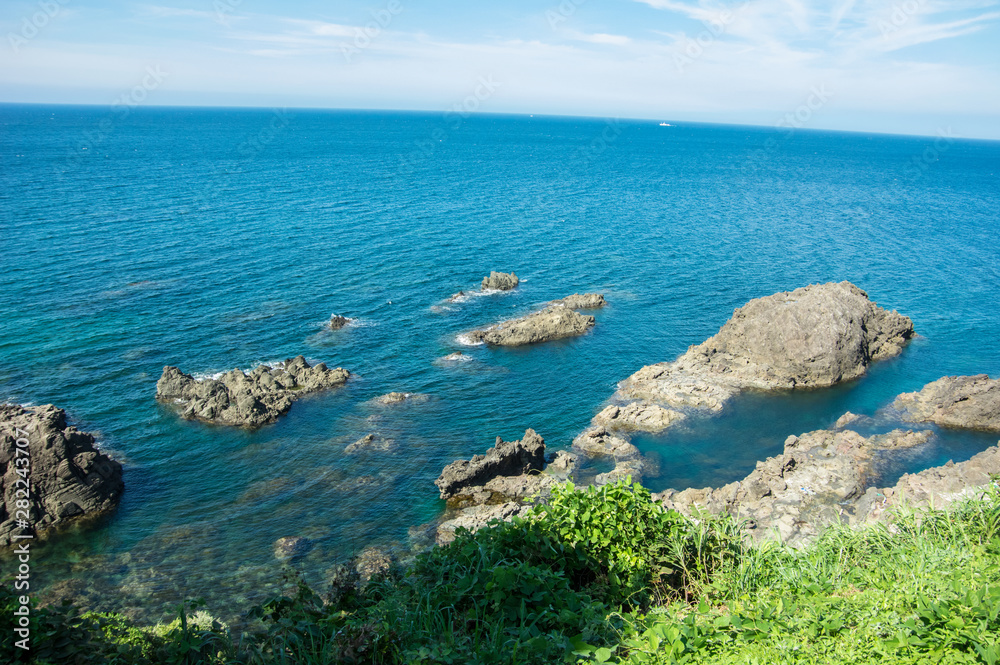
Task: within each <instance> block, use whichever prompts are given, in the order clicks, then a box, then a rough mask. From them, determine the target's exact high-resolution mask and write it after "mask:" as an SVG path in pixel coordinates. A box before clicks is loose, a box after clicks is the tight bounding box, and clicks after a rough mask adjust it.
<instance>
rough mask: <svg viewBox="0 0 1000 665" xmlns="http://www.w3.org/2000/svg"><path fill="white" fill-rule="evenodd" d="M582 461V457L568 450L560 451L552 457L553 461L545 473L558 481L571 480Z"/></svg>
mask: <svg viewBox="0 0 1000 665" xmlns="http://www.w3.org/2000/svg"><path fill="white" fill-rule="evenodd" d="M579 461H580V456H579V455H577V454H576V453H571V452H569V451H568V450H560V451H558V452H556V454H555V455H554V456H553V457H552V461H550V462H549V464H548V466H546V467H545V472H546V473H548V474H549V475H551V476H552V477H553V478H555V479H557V480H569V479H571V478H572V477H573V474H574V473H575V472H576V466H577V464H578V463H579Z"/></svg>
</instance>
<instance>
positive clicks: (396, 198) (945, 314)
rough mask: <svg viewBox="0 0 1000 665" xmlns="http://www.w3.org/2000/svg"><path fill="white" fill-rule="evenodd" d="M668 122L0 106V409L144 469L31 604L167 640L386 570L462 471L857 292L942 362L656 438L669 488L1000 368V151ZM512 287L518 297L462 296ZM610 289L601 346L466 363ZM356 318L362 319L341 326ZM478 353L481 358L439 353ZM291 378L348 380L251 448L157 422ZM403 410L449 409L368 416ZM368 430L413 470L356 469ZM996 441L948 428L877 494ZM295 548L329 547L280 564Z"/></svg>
mask: <svg viewBox="0 0 1000 665" xmlns="http://www.w3.org/2000/svg"><path fill="white" fill-rule="evenodd" d="M668 120H669V119H668ZM671 124H672V125H673V126H669V127H664V126H660V124H659V120H656V121H628V120H601V119H584V118H553V117H528V116H522V117H516V116H479V115H477V116H469V117H467V118H462V117H461V116H455V115H451V116H447V117H446V116H443V115H441V114H434V113H398V112H393V113H388V112H386V113H381V112H356V111H350V112H348V111H296V110H280V109H279V110H271V109H257V110H237V109H171V108H142V107H139V108H135V109H131V110H129V111H128V112H127V113H125V112H124V111H123V110H122V109H117V110H111V109H107V108H100V107H68V106H60V107H55V106H51V107H50V106H14V105H8V106H0V163H2V164H3V167H2V169H0V268H2V270H0V312H2V318H0V401H11V402H17V403H25V404H45V403H53V404H56V405H58V406H60V407H62V408H64V409H66V410H67V412H68V413H69V416H70V418H71V421H72V422H73V423H74V424H75V425H76V426H78V427H79V428H81V429H83V430H86V431H90V432H94V433H95V434H96V435H97V437H98V439H99V441H100V444H101V445H102V447H103V449H104V450H106V451H108V452H110V453H111V454H113V455H114V456H115V457H116V458H118V459H120V460H121V461H122V462H123V463H124V465H125V483H126V492H125V495H124V498H123V500H122V503H121V506H120V509H119V510H118V511H117V512H116V513H115V514H114V515H113V516H111V517H110V518H108V519H105V520H104V521H102V522H101V523H100V524H99V525H98V526H97V527H96V528H93V529H90V530H86V531H80V532H71V533H68V534H65V535H64V536H63V537H62V538H60V539H58V540H56V541H53V542H52V543H51V544H49V545H47V546H46V547H44V548H42V549H40V550H38V551H37V552H36V553H35V557H34V558H33V561H32V565H33V572H35V573H37V575H38V577H36V582H37V583H38V584H39V585H40V586H39V587H38V590H39V591H40V592H41V593H43V594H44V593H48V594H52V595H53V597H56V596H58V595H59V594H61V595H63V596H69V597H73V598H75V599H77V600H78V601H80V602H83V603H85V604H87V605H89V606H91V607H96V608H99V609H117V610H125V611H129V612H132V613H133V614H136V615H139V616H142V617H144V618H159V617H162V616H165V615H166V614H169V613H170V612H171V611H173V609H174V607H175V606H176V604H177V603H178V602H179V601H180V600H182V599H184V598H193V597H204V598H205V599H206V600H207V601H208V603H209V608H208V609H209V610H210V611H214V612H215V613H216V614H219V615H222V616H225V617H231V616H234V615H235V614H236V613H238V611H239V609H242V608H245V604H246V603H249V602H251V601H254V600H259V599H261V598H263V597H266V596H267V595H269V594H271V593H274V592H275V591H276V590H278V589H280V588H281V587H282V585H283V584H286V583H287V581H288V580H289V579H291V578H290V577H289V575H290V574H300V575H302V576H304V577H305V578H306V579H307V580H308V581H310V582H311V583H314V584H316V585H317V586H318V587H320V588H321V587H322V584H323V580H324V579H325V578H326V576H327V574H328V571H329V570H330V569H331V568H332V567H333V566H334V565H335V564H337V563H340V562H343V561H345V560H346V559H347V558H348V557H350V556H353V555H355V554H357V553H358V551H360V550H361V549H362V548H364V547H366V546H368V545H377V546H380V547H388V548H393V549H395V550H396V551H398V552H400V553H406V552H408V551H410V550H412V548H414V547H419V546H420V545H421V543H426V539H427V532H428V529H427V528H426V526H424V527H421V525H427V524H428V523H431V522H433V521H434V520H435V519H437V518H438V517H440V515H441V514H442V512H443V510H444V505H443V502H442V501H440V500H439V499H438V495H437V490H436V488H435V487H434V485H433V480H434V479H435V478H436V477H437V476H438V474H439V473H440V471H441V468H442V467H443V466H444V465H446V464H447V463H449V462H451V461H453V460H455V459H457V458H467V457H469V456H471V455H473V454H475V453H481V452H484V451H485V450H486V449H487V448H488V447H490V446H491V445H493V442H494V439H495V437H496V436H498V435H499V436H502V437H503V438H504V439H506V440H510V439H515V438H520V436H521V435H522V434H523V432H524V430H525V428H528V427H531V428H534V429H535V430H536V431H538V432H539V433H540V434H541V435H542V436H543V437H545V440H546V442H547V444H548V446H549V449H550V450H557V449H560V448H565V447H568V446H569V444H570V442H571V440H572V438H573V437H574V436H575V435H576V434H578V433H579V432H580V431H581V430H582V429H583V428H584V427H585V426H586V425H587V424H588V422H589V420H590V418H591V417H592V416H593V415H594V413H596V412H597V411H598V410H600V409H601V408H602V406H603V405H604V403H605V401H606V400H607V399H608V398H609V397H610V396H611V394H612V393H613V392H614V390H615V384H616V383H617V382H618V381H620V380H622V379H624V378H625V377H627V376H628V375H629V374H630V373H632V372H634V371H635V370H637V369H639V368H640V367H642V366H643V365H646V364H650V363H654V362H659V361H665V360H672V359H673V358H675V357H676V356H677V355H678V354H680V353H681V352H683V351H684V350H685V349H686V348H687V347H688V346H689V345H691V344H697V343H699V342H701V341H703V340H704V339H705V338H707V337H709V336H711V335H712V334H714V333H715V332H716V331H717V330H718V328H719V327H720V326H721V325H722V324H723V323H724V322H725V321H726V320H727V319H728V318H729V317H730V316H731V314H732V311H733V309H734V308H736V307H739V306H741V305H743V304H744V303H745V302H746V301H748V300H750V299H751V298H755V297H759V296H764V295H769V294H771V293H775V292H777V291H783V290H789V289H793V288H796V287H799V286H804V285H807V284H811V283H817V282H827V281H841V280H850V281H852V282H854V283H855V284H857V285H858V286H860V287H861V288H863V289H865V290H866V291H867V292H868V293H869V295H870V296H871V297H872V299H874V300H876V301H877V302H878V303H879V304H881V305H883V306H885V307H888V308H890V309H897V310H899V311H900V312H902V313H904V314H907V315H908V316H910V317H912V319H913V320H914V324H915V327H916V330H917V332H918V333H919V337H918V338H917V339H915V340H914V341H913V342H912V343H911V344H910V345H909V346H908V347H907V348H906V350H905V351H904V353H903V354H902V355H901V356H899V357H898V358H895V359H893V360H890V361H887V362H882V363H879V364H878V365H876V366H875V367H874V368H873V369H872V371H871V372H870V373H869V374H868V375H867V376H866V377H864V378H862V379H859V380H857V381H853V382H850V383H848V384H846V385H842V386H838V387H836V388H832V389H826V390H817V391H807V392H796V393H789V394H772V395H764V394H746V395H744V396H742V397H740V398H739V399H737V400H735V401H734V402H733V403H732V404H731V406H730V407H729V408H728V409H727V410H726V411H725V412H724V413H723V414H722V415H719V416H716V417H713V418H695V419H692V420H691V421H690V422H689V423H688V424H687V425H686V426H685V427H684V428H682V429H676V430H671V431H670V432H669V433H668V434H666V435H664V436H659V437H654V436H643V437H637V438H636V439H635V441H636V443H637V445H639V446H640V448H642V450H643V451H644V452H645V453H647V454H648V455H650V456H653V457H656V458H658V459H659V461H660V475H659V476H657V477H648V478H647V479H646V481H645V483H646V484H647V486H649V487H650V488H651V489H653V490H660V489H664V488H667V487H675V488H678V489H681V488H684V487H689V486H699V487H701V486H705V485H715V484H720V483H726V482H730V481H733V480H736V479H740V478H742V477H743V476H744V475H746V474H747V473H748V472H749V471H750V470H752V469H753V467H754V465H755V463H756V462H757V460H760V459H763V458H765V457H767V456H769V455H772V454H775V453H777V452H779V451H780V450H781V447H782V442H783V441H784V439H785V438H786V437H787V436H788V435H790V434H800V433H803V432H807V431H810V430H814V429H819V428H825V427H829V426H830V425H831V424H832V423H833V422H834V421H835V420H836V419H837V417H838V416H840V415H841V414H843V413H844V412H845V411H847V410H851V411H854V412H856V413H862V414H868V415H874V414H877V413H883V410H884V409H885V407H886V406H887V405H888V404H889V403H890V402H891V401H892V399H893V397H894V396H895V395H897V394H898V393H901V392H905V391H912V390H917V389H919V388H920V387H921V386H922V385H924V384H925V383H927V382H929V381H932V380H934V379H937V378H939V377H941V376H944V375H954V374H977V373H987V374H990V375H991V376H993V377H997V376H1000V335H998V333H997V331H998V330H1000V261H998V258H1000V143H997V142H981V141H965V140H949V141H945V140H944V139H938V140H937V141H936V142H935V139H934V138H926V137H898V136H885V135H865V134H849V133H835V132H822V131H806V130H798V131H794V132H791V131H789V130H784V129H768V128H758V127H739V126H712V125H698V124H687V123H671ZM490 270H502V271H514V272H516V273H517V275H518V276H519V277H520V278H521V280H522V281H521V285H520V287H519V288H518V289H517V290H515V291H514V292H511V293H505V294H494V295H484V296H473V297H469V298H468V299H466V300H465V301H463V302H458V303H446V302H444V299H446V298H447V297H448V296H450V295H451V294H453V293H455V292H457V291H459V290H466V291H468V290H474V289H476V288H478V283H479V281H480V279H481V278H482V277H483V275H485V274H488V273H489V271H490ZM595 291H596V292H600V293H603V294H605V296H606V298H607V300H608V302H609V305H608V306H607V307H606V308H605V309H603V310H599V311H597V312H595V315H596V317H597V325H596V327H595V328H594V329H593V330H592V331H591V332H590V333H588V334H586V335H584V336H582V337H579V338H575V339H570V340H564V341H559V342H552V343H547V344H541V345H536V346H531V347H526V348H516V349H493V348H487V347H483V346H475V347H468V346H463V345H462V344H461V343H459V342H458V341H457V337H458V335H459V334H460V333H462V332H463V331H467V330H469V329H471V328H473V327H476V326H480V325H483V324H487V323H491V322H494V321H497V320H499V319H502V318H506V317H510V316H513V315H518V314H522V313H526V312H528V311H531V310H532V309H533V308H535V307H537V306H538V305H539V304H541V303H543V302H545V301H547V300H550V299H553V298H559V297H563V296H566V295H569V294H571V293H583V292H595ZM333 313H337V314H342V315H345V316H348V317H351V318H353V319H355V321H354V322H353V323H352V324H351V325H350V326H348V327H347V328H344V329H342V330H339V331H330V330H328V329H325V327H324V326H325V324H326V322H327V321H328V320H329V318H330V315H331V314H333ZM454 351H462V352H463V353H466V354H468V355H469V356H470V357H471V358H472V360H471V361H469V362H463V363H444V362H441V361H440V360H439V359H440V358H441V357H443V356H445V355H447V354H449V353H452V352H454ZM298 354H303V355H305V356H306V358H307V359H309V360H310V362H316V361H323V362H326V363H327V364H328V365H330V366H341V367H344V368H347V369H349V370H350V371H351V372H352V373H353V374H354V378H352V379H351V380H350V382H349V383H348V384H347V386H346V387H345V388H343V389H339V390H333V391H330V392H327V393H321V394H316V395H313V396H309V397H306V398H304V399H301V400H299V401H297V402H296V403H295V405H294V406H293V407H292V410H291V412H290V413H289V414H288V415H287V416H285V417H283V418H281V419H280V420H279V422H278V423H276V424H274V425H271V426H267V427H264V428H261V429H259V430H256V431H245V430H241V429H234V428H227V427H221V426H212V425H209V424H204V423H199V422H189V421H184V420H181V419H180V418H178V417H177V415H176V414H175V412H174V411H173V409H172V408H171V406H170V405H163V404H159V403H157V401H156V400H155V399H154V393H155V383H156V380H157V378H158V377H159V376H160V372H161V370H162V368H163V366H164V365H177V366H179V367H180V368H181V369H182V370H183V371H185V372H188V373H194V374H199V375H210V374H213V373H216V372H221V371H224V370H228V369H231V368H234V367H240V368H244V369H250V368H252V367H254V366H255V365H257V364H258V363H262V362H268V363H270V362H275V361H280V360H283V359H286V358H289V357H292V356H295V355H298ZM389 391H408V392H417V393H423V394H426V395H428V396H429V399H428V401H426V402H422V403H416V404H408V405H402V406H398V407H392V408H386V407H379V406H377V405H373V404H372V403H371V402H370V400H371V399H372V398H374V397H376V396H378V395H381V394H384V393H387V392H389ZM889 420H891V418H889ZM883 424H884V426H885V427H890V426H891V423H888V421H885V423H883ZM369 432H378V433H380V434H382V435H383V436H386V437H388V438H392V439H394V440H395V441H396V442H397V443H398V444H399V445H398V447H397V450H396V452H395V453H392V454H373V455H367V456H365V455H347V454H345V452H344V448H345V446H346V445H347V444H349V443H351V442H353V441H355V440H356V439H358V438H360V437H361V436H363V435H365V434H367V433H369ZM996 439H997V437H996V435H995V434H994V435H986V434H979V433H962V432H955V431H947V430H942V431H940V432H939V436H938V437H937V438H936V439H934V440H933V441H932V442H931V443H930V444H928V445H927V446H925V447H923V448H921V449H918V450H916V451H911V452H910V453H908V454H907V455H906V457H905V458H902V457H901V458H899V459H895V460H892V461H891V462H890V463H887V465H886V469H885V480H886V481H887V482H889V481H892V480H894V479H895V477H898V475H899V474H900V473H903V472H905V471H913V470H919V469H921V468H925V467H927V466H932V465H936V464H940V463H943V462H945V461H947V460H948V459H954V460H956V461H959V460H961V459H967V458H968V457H970V456H971V455H973V454H975V453H976V452H977V451H979V450H982V449H984V448H986V447H987V446H989V445H992V444H994V443H996ZM598 470H600V469H599V468H597V467H594V468H592V469H591V470H590V471H591V472H596V471H598ZM359 479H360V480H359ZM283 536H305V537H308V538H309V539H311V541H312V542H313V547H312V549H311V550H310V551H309V552H308V553H307V554H306V556H304V557H303V558H302V559H301V560H298V561H296V562H294V563H292V564H291V565H288V564H283V563H281V562H279V561H278V560H276V559H275V557H274V554H273V543H274V541H275V540H276V539H278V538H281V537H283ZM0 565H2V566H4V568H5V569H6V571H7V572H10V564H9V562H6V560H5V559H0Z"/></svg>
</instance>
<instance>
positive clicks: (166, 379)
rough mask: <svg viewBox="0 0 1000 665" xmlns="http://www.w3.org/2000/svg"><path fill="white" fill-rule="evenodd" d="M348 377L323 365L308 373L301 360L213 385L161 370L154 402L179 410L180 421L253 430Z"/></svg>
mask: <svg viewBox="0 0 1000 665" xmlns="http://www.w3.org/2000/svg"><path fill="white" fill-rule="evenodd" d="M349 376H350V372H348V371H347V370H346V369H341V368H339V367H338V368H336V369H328V368H327V366H326V364H324V363H319V364H317V365H315V366H313V367H310V366H309V364H308V363H307V362H306V360H305V358H303V357H302V356H296V357H295V358H291V359H289V360H286V361H285V362H284V363H282V364H281V365H279V366H277V367H267V366H266V365H260V366H259V367H257V368H256V369H254V370H253V371H252V372H250V373H249V374H245V373H243V372H242V371H241V370H239V369H234V370H232V371H231V372H226V373H225V374H223V375H222V376H220V377H219V378H218V379H202V380H198V379H195V378H193V377H192V376H191V375H189V374H184V373H183V372H181V371H180V370H179V369H177V368H176V367H171V366H167V367H164V368H163V375H162V376H161V377H160V380H159V381H157V382H156V397H157V399H161V400H171V401H174V402H177V403H179V404H181V405H182V407H181V416H182V417H184V418H188V419H191V420H206V421H210V422H216V423H221V424H223V425H238V426H245V427H259V426H261V425H266V424H268V423H272V422H274V421H275V420H277V419H278V417H279V416H281V415H282V414H284V413H286V412H287V411H288V410H289V409H290V408H291V407H292V402H293V401H294V400H295V399H297V398H298V397H300V396H301V395H304V394H306V393H311V392H315V391H318V390H326V389H328V388H334V387H337V386H342V385H343V384H344V383H345V382H346V381H347V378H348V377H349Z"/></svg>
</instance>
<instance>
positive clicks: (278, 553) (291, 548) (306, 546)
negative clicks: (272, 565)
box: [274, 536, 312, 559]
mask: <svg viewBox="0 0 1000 665" xmlns="http://www.w3.org/2000/svg"><path fill="white" fill-rule="evenodd" d="M311 548H312V542H311V541H310V540H309V539H308V538H303V537H301V536H285V537H284V538H278V539H277V540H276V541H274V556H275V557H276V558H278V559H295V558H297V557H300V556H302V555H303V554H305V553H306V552H308V551H309V550H310V549H311Z"/></svg>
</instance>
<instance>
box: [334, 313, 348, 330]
mask: <svg viewBox="0 0 1000 665" xmlns="http://www.w3.org/2000/svg"><path fill="white" fill-rule="evenodd" d="M350 322H351V320H350V319H349V318H347V317H346V316H340V315H339V314H334V315H333V316H331V317H330V330H340V329H341V328H343V327H344V326H346V325H347V324H348V323H350Z"/></svg>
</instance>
